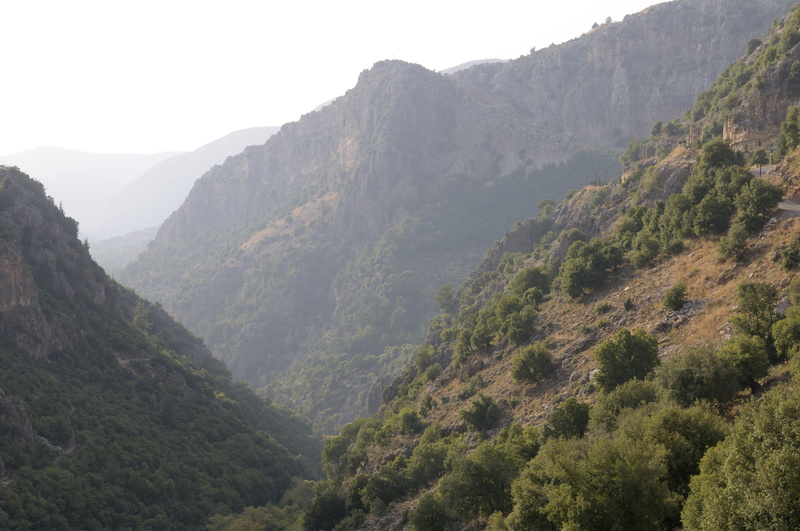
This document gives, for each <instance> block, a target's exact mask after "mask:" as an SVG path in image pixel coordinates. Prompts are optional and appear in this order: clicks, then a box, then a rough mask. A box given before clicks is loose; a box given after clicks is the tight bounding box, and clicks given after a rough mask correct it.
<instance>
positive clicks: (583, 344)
mask: <svg viewBox="0 0 800 531" xmlns="http://www.w3.org/2000/svg"><path fill="white" fill-rule="evenodd" d="M798 65H800V5H797V6H795V7H794V8H793V9H792V11H790V13H789V15H788V16H787V17H786V18H784V19H781V20H778V21H776V22H775V23H774V24H773V25H772V27H771V29H770V31H769V33H768V34H765V36H762V38H759V39H754V40H752V41H750V42H749V43H748V46H747V52H746V55H745V56H744V57H742V58H741V59H740V60H739V61H737V62H735V63H734V64H733V65H731V66H730V67H729V68H726V69H725V71H724V72H723V73H722V74H721V75H720V77H719V78H718V79H717V80H716V81H715V82H714V83H713V84H712V85H711V86H710V88H709V89H708V90H706V91H704V92H703V93H701V94H700V95H699V96H698V98H697V100H696V102H695V105H694V106H693V107H690V109H689V111H688V112H686V113H685V114H683V115H682V117H681V116H679V117H677V118H675V119H674V120H672V121H669V122H667V123H666V124H664V123H660V122H656V123H655V124H654V125H653V127H652V129H651V131H652V134H651V135H650V136H649V137H648V138H647V139H646V140H644V141H637V142H633V143H631V144H630V145H629V147H628V149H627V150H626V151H625V154H624V155H623V159H624V160H625V162H626V167H625V170H624V172H623V173H622V174H621V176H620V178H619V179H613V180H612V182H610V183H608V184H602V185H597V184H595V185H591V186H587V187H585V188H583V189H581V190H579V191H576V192H574V193H570V194H568V197H567V198H566V199H565V200H564V201H563V202H562V203H561V204H560V205H555V204H551V205H548V207H547V208H546V209H543V211H542V213H541V214H540V215H539V216H537V217H535V218H531V219H528V220H526V221H524V222H522V223H520V224H519V225H518V226H517V227H516V228H515V229H514V230H512V231H510V232H509V233H508V234H507V235H506V236H505V237H504V238H502V239H500V240H499V241H498V242H496V244H495V245H494V247H493V248H491V249H490V250H489V251H488V252H487V253H486V255H485V258H484V260H483V261H482V262H481V264H480V265H479V266H478V267H477V268H476V269H475V270H474V271H473V272H472V273H471V274H470V275H469V277H468V279H467V280H466V281H465V282H464V283H462V284H461V285H460V287H459V288H458V289H457V290H453V291H440V292H439V295H440V297H439V298H440V302H441V305H442V310H443V311H444V313H443V314H441V315H439V316H437V317H435V318H434V319H433V320H432V321H431V322H430V325H429V334H428V336H427V340H426V341H425V342H423V343H422V344H421V345H418V346H415V347H414V359H413V362H412V363H410V364H408V365H407V366H406V367H405V369H404V370H403V373H402V374H401V375H400V376H399V377H398V378H396V379H395V380H393V381H391V382H388V383H387V385H386V386H385V389H384V391H383V393H382V396H381V398H382V402H383V403H382V405H381V406H380V409H379V412H378V414H376V415H374V416H372V417H369V418H362V419H358V420H356V421H354V422H352V423H350V424H348V425H347V426H345V427H344V428H343V429H342V431H341V433H340V434H339V435H337V436H335V437H331V438H330V439H329V440H328V441H326V444H325V448H324V450H323V466H324V468H325V470H326V474H327V480H325V481H324V482H320V483H318V485H317V488H318V491H317V495H316V497H315V499H314V500H313V502H312V504H311V506H310V507H309V509H308V511H307V512H306V514H305V520H304V529H333V528H334V527H335V528H337V529H348V528H350V529H361V530H372V529H375V530H377V529H390V530H399V529H405V528H411V529H491V530H508V531H523V530H529V529H643V530H644V529H677V528H680V529H686V530H687V531H689V530H706V529H765V528H769V529H779V528H786V529H792V528H796V527H797V526H798V525H800V518H799V517H798V513H797V504H796V500H797V496H798V495H800V481H798V478H797V473H796V469H795V468H794V467H791V466H785V465H786V463H788V462H790V460H791V459H793V457H791V456H797V455H799V453H800V438H799V437H798V436H797V433H798V431H797V430H798V428H800V407H798V403H799V402H798V400H800V387H798V384H797V375H798V371H799V370H800V365H799V364H798V361H800V357H799V356H798V352H800V333H798V332H800V306H798V305H800V296H798V294H800V281H798V279H797V277H796V273H797V268H798V267H800V244H798V241H800V240H798V238H800V217H798V212H799V211H800V207H798V205H797V201H798V200H799V199H800V186H799V185H800V164H798V161H800V93H798V92H797V91H796V87H797V84H796V83H795V82H794V81H795V79H794V78H795V76H796V75H797V73H798V71H800V66H798ZM771 146H775V152H774V153H773V157H774V158H775V159H774V160H773V162H775V163H776V164H775V165H774V167H773V165H770V166H769V167H766V166H765V167H761V165H764V164H765V162H764V159H763V157H761V155H762V154H760V153H759V151H760V150H764V149H765V148H766V149H770V148H771ZM736 147H738V148H740V149H736ZM762 171H763V173H764V177H763V178H759V177H758V175H759V174H761V173H762ZM784 192H785V195H786V197H785V201H783V202H779V201H780V200H781V199H782V198H783V196H784ZM632 500H635V502H634V501H632Z"/></svg>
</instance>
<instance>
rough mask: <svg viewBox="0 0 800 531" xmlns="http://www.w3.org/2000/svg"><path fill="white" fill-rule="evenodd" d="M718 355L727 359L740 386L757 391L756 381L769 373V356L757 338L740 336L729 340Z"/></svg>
mask: <svg viewBox="0 0 800 531" xmlns="http://www.w3.org/2000/svg"><path fill="white" fill-rule="evenodd" d="M720 355H721V356H723V357H725V358H727V359H728V361H729V362H730V364H731V366H732V367H733V368H734V369H736V372H737V373H738V380H739V384H740V385H741V386H743V387H744V386H747V387H749V388H750V389H751V390H752V391H753V392H756V391H757V390H758V387H759V386H758V383H757V382H756V380H757V379H759V378H763V377H764V376H766V375H767V373H768V372H769V356H768V355H767V347H766V344H765V343H764V340H763V339H762V338H760V337H758V336H745V335H740V336H736V337H734V338H731V339H729V340H728V341H726V342H725V344H724V345H723V346H722V350H720Z"/></svg>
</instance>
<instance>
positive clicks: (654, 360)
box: [594, 328, 658, 391]
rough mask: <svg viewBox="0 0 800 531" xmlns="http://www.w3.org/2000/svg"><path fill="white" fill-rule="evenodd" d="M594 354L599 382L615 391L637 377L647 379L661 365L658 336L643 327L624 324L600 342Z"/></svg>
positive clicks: (605, 389) (607, 388)
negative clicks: (636, 327) (623, 326)
mask: <svg viewBox="0 0 800 531" xmlns="http://www.w3.org/2000/svg"><path fill="white" fill-rule="evenodd" d="M594 356H595V360H596V361H597V375H596V377H595V378H596V381H597V385H598V386H600V388H601V389H603V390H604V391H611V390H612V389H614V388H615V387H616V386H618V385H620V384H622V383H625V382H627V381H628V380H631V379H633V378H639V379H640V380H641V379H644V377H645V376H647V375H648V374H649V373H650V371H652V370H653V369H654V368H655V367H656V365H658V340H657V339H656V338H655V337H653V336H651V335H650V334H648V333H647V332H645V331H644V330H642V329H641V328H640V329H637V330H636V331H634V332H633V333H631V332H630V330H628V329H626V328H621V329H620V330H619V331H617V333H616V335H615V336H614V337H613V338H608V339H606V340H604V341H603V342H602V343H600V345H598V347H597V349H596V350H595V355H594Z"/></svg>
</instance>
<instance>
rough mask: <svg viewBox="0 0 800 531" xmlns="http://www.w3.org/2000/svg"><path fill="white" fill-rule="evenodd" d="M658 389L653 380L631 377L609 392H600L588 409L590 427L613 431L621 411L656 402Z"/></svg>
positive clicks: (594, 429)
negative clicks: (589, 409) (631, 378)
mask: <svg viewBox="0 0 800 531" xmlns="http://www.w3.org/2000/svg"><path fill="white" fill-rule="evenodd" d="M659 391H660V388H659V386H658V384H656V383H655V382H652V381H649V380H638V379H633V380H628V381H627V382H625V383H624V384H621V385H619V386H617V387H616V388H615V389H614V390H613V391H611V392H610V393H601V394H600V396H599V397H597V402H596V403H595V405H594V407H593V408H592V410H591V411H590V415H589V417H590V426H591V429H592V430H593V431H596V430H603V431H606V432H609V433H610V432H612V431H614V429H615V428H616V425H617V418H618V417H619V416H620V414H621V413H623V412H624V411H628V410H632V409H637V408H639V407H642V406H644V405H647V404H651V403H653V402H658V400H659Z"/></svg>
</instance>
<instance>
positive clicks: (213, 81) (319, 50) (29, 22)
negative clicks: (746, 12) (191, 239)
mask: <svg viewBox="0 0 800 531" xmlns="http://www.w3.org/2000/svg"><path fill="white" fill-rule="evenodd" d="M656 3H659V2H658V1H655V0H610V1H606V2H599V1H597V0H559V1H552V0H527V1H525V0H493V1H492V2H489V1H488V0H484V1H482V2H476V1H472V0H459V1H451V0H446V1H437V0H427V1H420V0H405V1H402V2H395V1H380V0H371V1H356V0H338V1H334V0H324V1H323V0H313V1H308V0H281V1H274V0H262V1H257V0H218V1H214V2H210V1H205V0H192V1H184V0H157V1H151V0H137V1H121V0H120V1H110V0H102V1H87V0H70V1H64V0H24V1H23V0H19V1H17V0H1V1H0V20H2V21H3V28H2V30H0V50H1V51H0V58H2V70H3V76H2V82H1V83H0V124H1V125H0V155H6V154H10V153H15V152H19V151H23V150H27V149H31V148H34V147H38V146H43V145H51V146H60V147H66V148H71V149H79V150H84V151H94V152H105V153H150V152H156V151H178V150H192V149H196V148H198V147H200V146H201V145H203V144H205V143H207V142H210V141H211V140H214V139H216V138H219V137H221V136H223V135H225V134H227V133H229V132H232V131H235V130H238V129H244V128H246V127H254V126H264V125H281V124H283V123H285V122H288V121H293V120H296V119H298V118H299V117H300V116H301V115H302V114H304V113H306V112H308V111H310V110H312V109H313V108H314V107H316V106H317V105H319V104H321V103H323V102H325V101H327V100H330V99H333V98H335V97H337V96H340V95H342V94H344V92H345V91H347V90H348V89H349V88H351V87H353V86H354V85H355V83H356V80H357V78H358V74H359V73H360V72H361V71H362V70H364V69H367V68H370V67H371V66H372V65H373V64H374V63H375V62H376V61H379V60H382V59H402V60H405V61H409V62H413V63H418V64H421V65H423V66H425V67H427V68H430V69H434V70H442V69H445V68H449V67H452V66H456V65H458V64H461V63H464V62H467V61H471V60H474V59H483V58H498V59H512V58H516V57H519V56H520V55H523V54H527V53H528V52H529V51H530V49H531V47H534V46H535V47H537V48H543V47H546V46H548V45H549V44H551V43H560V42H563V41H566V40H569V39H571V38H574V37H578V36H580V35H581V34H582V33H584V32H586V31H588V30H589V29H590V28H591V26H592V23H594V22H598V23H601V22H603V21H604V20H605V18H606V17H608V16H610V17H611V18H612V19H613V20H614V21H618V20H621V19H622V18H623V17H624V16H625V15H626V14H629V13H634V12H637V11H641V10H642V9H644V8H645V7H647V6H649V5H652V4H656Z"/></svg>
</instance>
